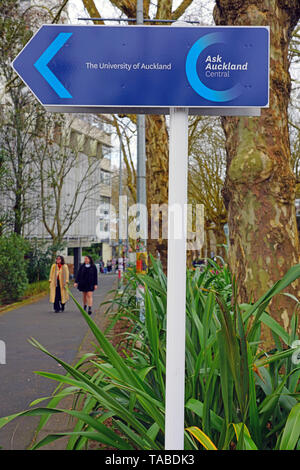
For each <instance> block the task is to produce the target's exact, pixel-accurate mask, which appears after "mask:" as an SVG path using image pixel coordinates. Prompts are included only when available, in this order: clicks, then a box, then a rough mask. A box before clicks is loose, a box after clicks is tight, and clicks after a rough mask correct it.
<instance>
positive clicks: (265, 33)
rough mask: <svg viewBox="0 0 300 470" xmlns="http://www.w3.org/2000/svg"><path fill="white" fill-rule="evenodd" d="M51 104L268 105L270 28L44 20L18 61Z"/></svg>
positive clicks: (29, 82) (71, 106)
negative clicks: (51, 22)
mask: <svg viewBox="0 0 300 470" xmlns="http://www.w3.org/2000/svg"><path fill="white" fill-rule="evenodd" d="M12 66H13V68H14V70H15V71H16V72H17V73H18V74H19V76H20V77H21V78H22V80H23V81H24V82H25V83H26V84H27V86H28V87H29V88H30V89H31V90H32V92H33V93H34V94H35V96H36V97H37V98H38V100H39V101H40V102H41V103H42V104H43V105H44V106H46V108H48V109H52V108H53V109H56V110H60V109H61V110H62V111H64V112H66V111H68V110H70V111H79V110H80V109H82V110H83V111H84V110H86V109H93V108H95V109H96V110H97V109H106V108H107V109H118V108H144V109H150V108H170V107H186V108H202V107H204V108H214V107H218V108H222V107H223V108H239V107H248V108H249V107H256V108H257V107H259V108H260V107H266V106H268V102H269V29H268V28H267V27H186V26H185V27H170V26H71V25H44V26H42V27H41V28H40V30H39V31H38V32H37V33H36V34H35V36H33V38H32V39H31V40H30V41H29V43H28V44H27V45H26V46H25V48H24V49H23V50H22V51H21V52H20V54H19V55H18V57H17V58H16V59H15V60H14V62H13V64H12Z"/></svg>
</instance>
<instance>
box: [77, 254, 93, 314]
mask: <svg viewBox="0 0 300 470" xmlns="http://www.w3.org/2000/svg"><path fill="white" fill-rule="evenodd" d="M74 287H77V288H78V290H79V291H80V292H82V299H83V308H84V310H85V311H86V309H87V308H88V314H89V315H91V314H92V307H93V292H94V290H95V289H97V288H98V273H97V268H96V266H95V263H94V261H93V259H92V258H91V256H85V257H84V263H83V264H82V265H81V266H80V268H79V270H78V273H77V276H76V279H75V283H74Z"/></svg>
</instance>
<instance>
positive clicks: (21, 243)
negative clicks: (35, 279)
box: [0, 234, 28, 302]
mask: <svg viewBox="0 0 300 470" xmlns="http://www.w3.org/2000/svg"><path fill="white" fill-rule="evenodd" d="M27 250H28V243H27V242H26V241H25V240H24V239H23V238H22V237H20V236H19V235H16V234H11V235H9V236H2V237H0V301H1V302H11V301H16V300H19V299H20V298H21V297H22V295H23V294H24V291H25V289H26V287H27V285H28V278H27V273H26V264H27V263H26V260H25V258H24V257H25V254H26V252H27Z"/></svg>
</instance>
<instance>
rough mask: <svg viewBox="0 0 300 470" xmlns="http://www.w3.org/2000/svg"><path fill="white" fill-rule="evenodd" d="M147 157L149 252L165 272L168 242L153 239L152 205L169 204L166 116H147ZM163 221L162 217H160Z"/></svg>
mask: <svg viewBox="0 0 300 470" xmlns="http://www.w3.org/2000/svg"><path fill="white" fill-rule="evenodd" d="M146 155H147V206H148V242H147V248H148V252H149V253H151V254H152V255H153V256H154V257H155V256H156V251H157V250H158V251H159V253H160V259H161V262H162V265H163V268H164V270H165V271H166V268H167V248H168V240H166V239H165V238H162V233H160V238H158V239H152V238H151V215H152V214H151V205H152V204H159V205H162V204H167V203H168V179H169V178H168V177H169V168H168V165H169V144H168V131H167V126H166V119H165V116H159V115H157V116H156V115H147V116H146ZM160 220H161V217H160Z"/></svg>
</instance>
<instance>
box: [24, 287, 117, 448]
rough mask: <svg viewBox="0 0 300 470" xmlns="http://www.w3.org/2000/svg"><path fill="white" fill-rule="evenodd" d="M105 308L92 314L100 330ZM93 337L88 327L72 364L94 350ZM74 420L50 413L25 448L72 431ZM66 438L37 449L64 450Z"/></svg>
mask: <svg viewBox="0 0 300 470" xmlns="http://www.w3.org/2000/svg"><path fill="white" fill-rule="evenodd" d="M116 282H117V281H116ZM113 288H115V286H113ZM111 298H112V293H108V294H107V295H106V297H105V299H104V301H103V302H106V301H107V300H110V299H111ZM106 309H107V306H106V305H103V306H101V305H100V306H99V308H98V309H97V310H96V312H95V313H94V314H93V317H94V318H93V319H94V321H95V323H96V324H97V326H98V327H99V328H100V329H101V330H102V331H104V329H105V325H106V321H107V319H106V317H105V311H106ZM94 339H95V338H94V335H93V333H92V331H91V330H90V329H88V331H87V333H86V335H85V337H84V338H83V340H82V342H81V344H80V345H79V347H78V350H77V353H76V356H75V358H74V361H73V363H72V365H74V364H76V363H77V362H78V360H79V359H80V358H81V357H82V356H83V355H84V354H86V353H90V352H93V351H94V348H93V346H92V345H91V342H92V341H93V340H94ZM73 400H74V398H73V396H67V397H64V398H63V399H62V400H61V401H60V402H59V408H62V409H72V408H73ZM76 421H77V420H73V419H72V418H71V417H70V416H68V415H66V414H64V413H58V414H55V415H52V416H51V417H50V418H49V420H48V422H47V423H46V425H45V426H44V427H43V428H42V429H41V431H40V432H39V433H38V435H37V431H36V430H35V433H34V437H33V439H32V441H31V443H30V445H29V446H28V448H27V450H30V448H31V446H32V445H33V444H36V443H37V442H39V441H40V440H41V439H43V438H44V437H46V436H48V435H49V434H57V433H64V432H72V431H73V428H74V426H75V424H76ZM68 440H69V436H66V437H62V438H61V439H58V440H56V441H54V442H52V443H50V444H47V445H45V446H43V447H41V448H40V449H39V450H66V445H67V442H68Z"/></svg>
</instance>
